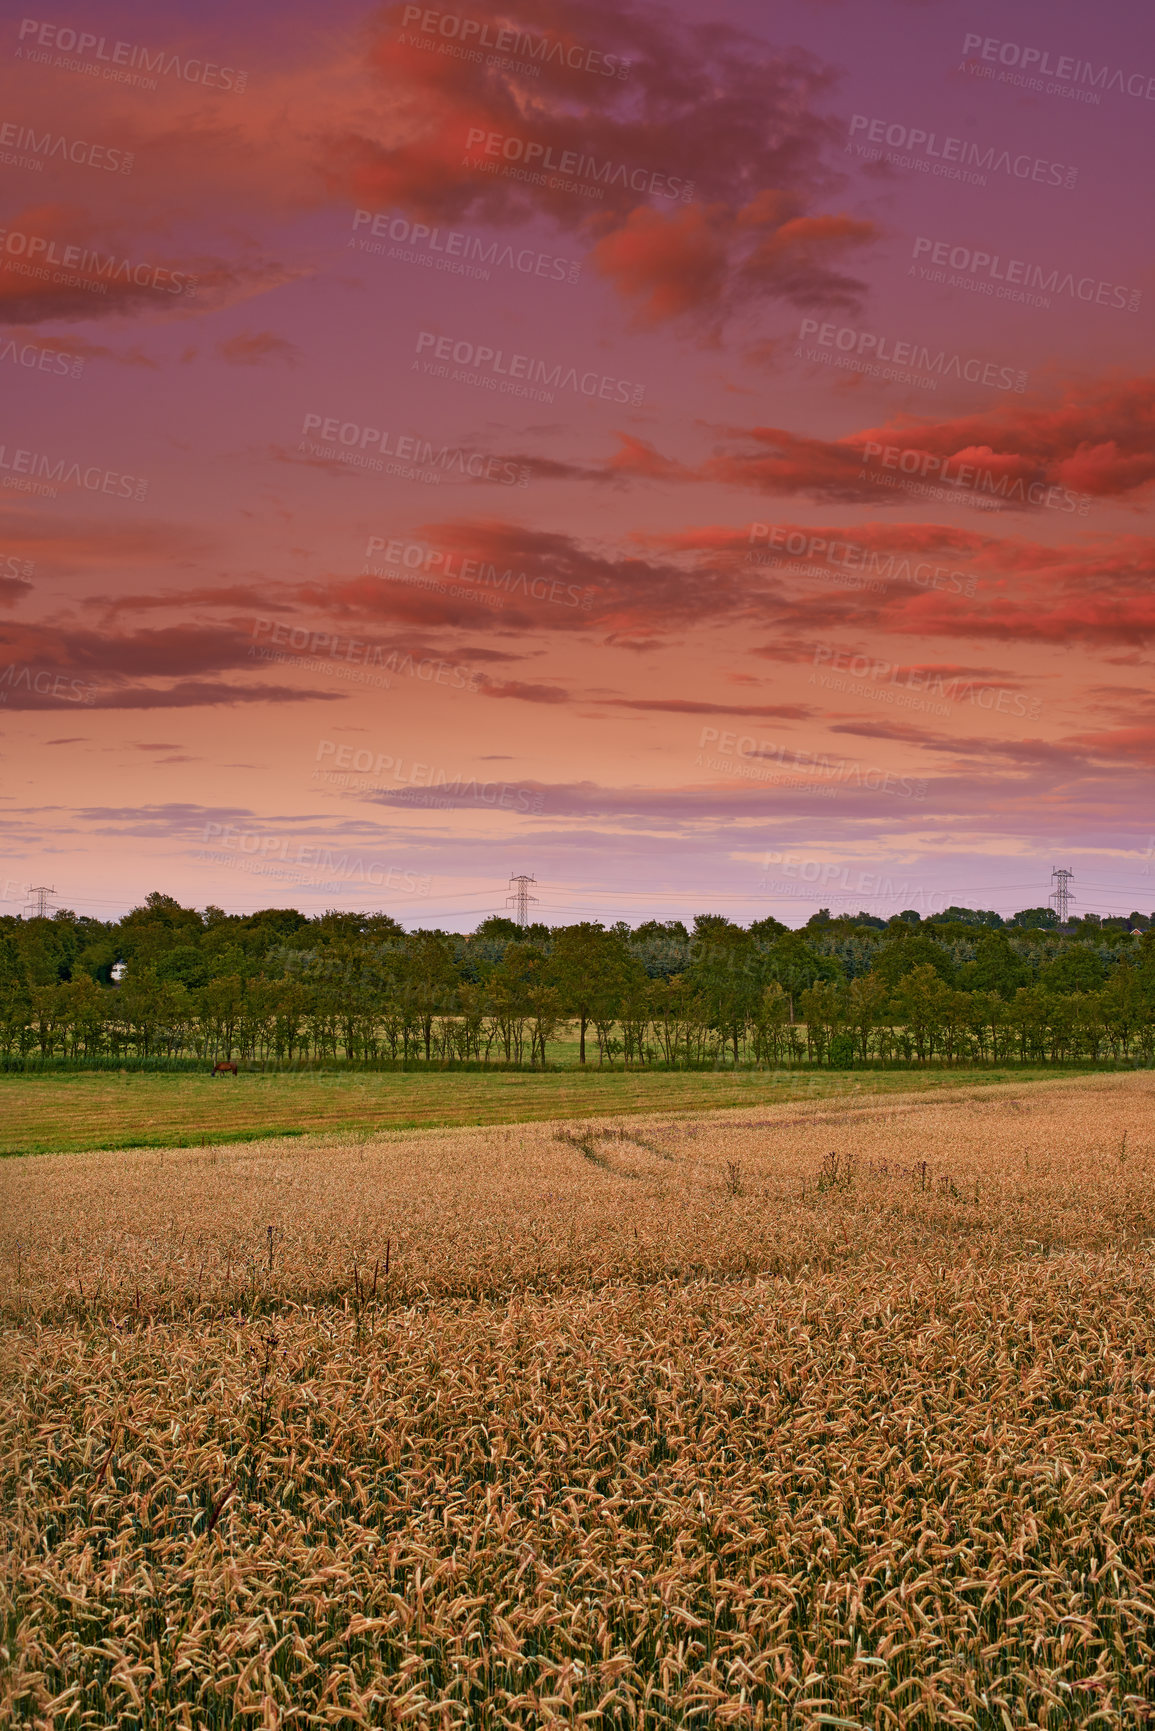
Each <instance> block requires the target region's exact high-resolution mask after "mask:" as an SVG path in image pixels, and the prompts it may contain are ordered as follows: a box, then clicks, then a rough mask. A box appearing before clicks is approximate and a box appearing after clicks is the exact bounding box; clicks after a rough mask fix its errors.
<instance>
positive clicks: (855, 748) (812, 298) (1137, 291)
mask: <svg viewBox="0 0 1155 1731" xmlns="http://www.w3.org/2000/svg"><path fill="white" fill-rule="evenodd" d="M769 16H770V15H769V14H768V13H767V11H766V9H765V8H764V7H760V6H755V5H753V4H745V5H735V4H732V5H729V6H727V7H725V8H723V9H722V10H720V11H719V10H718V9H717V8H713V7H711V8H709V9H707V8H704V7H701V8H693V7H688V6H683V7H679V8H671V9H667V8H660V9H659V8H655V9H653V10H649V9H647V10H642V9H640V8H634V7H630V6H625V7H623V6H621V5H610V4H602V3H600V0H599V3H594V4H583V5H580V6H578V5H559V4H548V5H547V4H540V3H536V0H527V3H526V4H524V5H521V4H519V5H518V6H516V7H515V8H511V9H508V10H506V9H497V10H495V9H493V8H488V7H483V6H471V5H465V4H463V7H462V9H461V10H459V11H452V10H448V9H447V8H445V7H439V8H436V9H424V8H421V9H419V8H416V7H405V6H403V5H397V6H386V7H382V8H378V9H369V10H360V9H356V8H354V7H351V6H344V7H333V8H326V9H325V10H324V11H323V12H321V11H319V10H318V9H316V8H314V9H311V10H310V11H309V12H306V11H305V9H304V8H301V7H297V8H295V9H294V8H288V9H286V8H284V7H278V8H276V9H273V8H261V7H257V8H246V9H245V10H244V13H243V15H239V16H238V15H237V14H236V13H235V11H234V10H233V9H231V8H227V7H224V6H219V5H218V6H213V7H209V8H207V9H206V8H205V7H204V6H197V7H195V8H194V7H192V6H189V5H187V4H186V5H182V6H176V5H169V6H164V7H160V8H158V7H156V6H151V5H150V6H145V5H143V4H141V5H137V6H129V5H125V6H119V7H118V6H104V7H101V8H96V9H93V10H91V11H86V10H85V9H84V7H83V6H75V7H72V6H66V7H64V8H62V9H60V10H58V11H56V12H55V13H53V15H52V17H51V18H43V17H41V16H40V14H39V13H36V14H32V13H29V14H28V15H26V16H24V17H23V18H22V17H19V16H17V17H10V19H9V20H8V21H7V22H6V23H5V24H4V25H3V26H0V78H2V79H3V86H4V94H3V104H2V108H0V173H2V174H3V177H4V188H5V202H4V213H5V214H4V216H3V218H2V219H0V223H2V226H3V231H4V232H3V235H2V236H0V380H2V382H3V384H4V387H5V389H4V392H3V397H2V399H0V401H2V408H0V511H2V513H3V519H4V522H3V531H2V534H0V602H2V603H3V611H2V613H0V632H2V633H3V637H4V642H3V645H2V646H0V714H2V716H3V722H4V730H5V742H4V770H5V774H4V782H3V790H2V792H3V801H4V804H3V808H2V809H3V812H4V817H5V834H6V846H5V850H4V852H5V857H4V861H3V864H2V868H0V880H2V881H0V889H2V890H3V892H4V899H3V901H0V910H3V911H8V912H14V911H18V909H19V907H20V906H21V905H22V904H23V901H24V900H25V894H24V891H25V886H26V885H28V884H41V883H44V884H51V885H53V886H55V888H56V891H57V895H56V898H55V900H56V902H57V903H58V904H59V905H65V906H69V907H73V908H76V909H77V910H78V911H83V912H88V913H93V914H97V915H100V916H101V917H114V916H115V915H116V914H117V913H118V912H120V911H123V910H124V909H125V908H127V907H128V906H130V905H132V904H133V903H134V902H136V901H139V900H140V899H141V898H142V897H143V896H144V895H145V894H146V893H147V892H148V891H149V890H151V889H158V888H159V889H163V890H165V891H167V892H169V893H171V894H175V895H177V896H179V897H180V898H181V899H182V900H184V901H187V902H192V903H194V904H196V905H198V906H203V905H205V904H207V903H210V902H211V903H217V904H219V905H222V906H224V907H225V908H227V909H230V910H243V909H251V908H256V907H261V906H268V905H281V906H283V905H296V906H299V907H301V908H302V909H304V910H305V911H308V912H316V911H320V910H321V909H323V908H325V907H327V906H337V907H350V908H359V907H369V908H383V909H385V910H387V911H389V912H391V913H393V914H394V915H395V916H396V917H397V918H399V919H401V920H402V921H403V922H404V923H405V924H406V925H414V924H427V925H428V924H440V925H444V926H447V927H451V928H462V929H465V928H468V927H469V926H471V925H472V924H473V923H475V921H476V920H477V919H478V918H481V917H484V915H486V914H488V913H491V912H494V911H499V910H500V909H501V908H502V906H503V903H504V898H505V894H506V880H507V878H508V877H509V875H510V874H511V873H513V872H530V873H533V874H534V875H535V876H536V878H537V879H538V894H539V897H540V908H541V911H542V913H543V915H544V917H546V918H548V919H550V920H551V921H554V922H562V921H565V920H571V919H581V918H603V919H606V920H613V919H617V918H621V917H624V918H627V919H630V920H632V921H635V922H636V921H638V920H640V919H643V918H646V917H650V916H652V915H658V916H660V917H670V916H675V915H680V916H682V917H687V916H692V915H693V914H694V913H695V912H699V911H703V910H705V909H712V910H714V911H718V912H725V913H728V914H730V915H731V917H733V918H736V919H740V920H743V921H747V920H749V919H752V918H757V917H760V916H761V915H763V914H766V913H774V914H776V915H778V917H780V918H783V919H785V920H787V921H789V922H790V923H792V924H796V923H799V922H800V921H802V920H805V919H806V918H807V917H808V916H809V914H810V913H812V912H813V911H814V909H815V908H816V907H817V906H819V905H828V906H831V907H832V909H833V911H839V910H845V909H846V908H847V907H849V909H850V911H857V909H858V908H859V907H864V908H867V909H869V910H871V911H875V912H878V913H881V914H883V915H889V914H892V913H895V912H897V911H899V909H901V908H905V907H914V908H917V909H919V910H920V911H921V912H923V913H927V912H930V911H933V910H934V909H935V908H938V907H942V906H944V905H946V904H947V903H950V902H961V903H969V904H971V905H980V906H984V907H995V908H998V909H1000V910H1001V911H1003V912H1011V911H1013V910H1014V909H1016V908H1019V907H1023V906H1030V905H1037V904H1038V903H1041V902H1042V901H1044V900H1045V898H1046V896H1047V893H1048V891H1049V889H1050V874H1051V870H1052V867H1055V866H1067V867H1071V868H1073V869H1074V871H1075V874H1076V875H1075V882H1074V888H1075V891H1076V893H1077V895H1078V897H1079V900H1078V903H1077V908H1078V910H1079V911H1096V912H1100V913H1112V912H1122V913H1126V912H1129V911H1130V910H1131V909H1133V908H1138V909H1141V910H1143V911H1145V912H1150V911H1151V909H1152V907H1153V906H1155V894H1153V893H1152V890H1153V887H1155V885H1153V879H1152V847H1153V836H1155V824H1153V823H1152V821H1151V816H1150V812H1151V806H1150V794H1149V788H1150V767H1151V764H1152V760H1153V758H1155V704H1153V701H1152V691H1151V682H1150V676H1149V658H1148V644H1149V640H1150V636H1151V631H1152V627H1153V626H1155V600H1153V597H1152V586H1151V552H1152V545H1153V542H1152V531H1151V524H1150V520H1149V515H1148V512H1149V499H1150V494H1151V487H1152V482H1153V481H1155V441H1153V438H1152V430H1153V428H1152V423H1153V419H1155V415H1153V408H1152V403H1153V392H1152V383H1151V378H1152V367H1153V365H1155V363H1153V362H1152V359H1151V357H1152V343H1151V337H1152V308H1153V306H1155V280H1153V272H1152V266H1151V248H1150V239H1149V237H1150V234H1151V226H1152V225H1151V215H1152V213H1151V195H1150V192H1149V190H1148V182H1149V178H1150V177H1149V175H1148V174H1147V172H1146V164H1147V162H1148V161H1149V157H1150V148H1151V143H1150V141H1151V135H1152V127H1153V124H1155V23H1152V21H1151V20H1149V19H1145V18H1142V17H1139V16H1138V15H1134V16H1132V17H1130V18H1128V17H1126V16H1125V15H1124V14H1123V12H1122V11H1120V10H1115V11H1114V12H1113V13H1108V14H1106V15H1104V14H1103V13H1102V12H1100V13H1098V14H1089V13H1088V12H1087V11H1086V9H1085V8H1078V7H1075V6H1074V5H1073V4H1070V3H1067V0H1063V3H1060V4H1057V5H1043V4H1041V3H1039V0H1033V3H1031V4H1026V5H1023V6H1021V7H1018V8H1016V9H1015V10H1014V15H1013V21H1010V22H1008V17H1009V14H1008V13H1007V11H1006V9H1005V8H1001V7H998V6H995V5H993V4H989V3H988V4H985V5H978V4H976V5H975V6H974V7H969V8H957V7H945V6H935V5H930V4H926V5H923V4H917V3H914V0H910V3H899V0H895V3H893V4H878V5H873V4H872V5H867V6H862V5H857V4H851V3H850V0H846V3H845V4H840V3H838V0H815V3H813V4H799V3H795V4H786V5H783V6H781V7H776V8H774V10H773V22H772V23H771V22H769ZM152 85H155V88H150V86H152ZM1090 98H1093V99H1094V100H1090Z"/></svg>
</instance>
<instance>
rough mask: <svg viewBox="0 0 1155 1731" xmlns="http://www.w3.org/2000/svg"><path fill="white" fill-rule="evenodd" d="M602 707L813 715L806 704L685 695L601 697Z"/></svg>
mask: <svg viewBox="0 0 1155 1731" xmlns="http://www.w3.org/2000/svg"><path fill="white" fill-rule="evenodd" d="M596 701H597V702H598V703H599V704H600V705H601V706H602V707H603V708H606V709H638V710H647V709H655V710H660V711H662V712H664V713H665V714H667V715H761V716H774V717H776V718H778V719H780V720H783V721H805V720H806V718H807V717H808V716H811V715H813V714H814V710H813V709H812V708H811V707H810V705H809V704H806V703H704V702H703V703H698V702H695V701H694V700H693V699H691V698H688V697H652V698H651V697H601V698H598V699H597V700H596Z"/></svg>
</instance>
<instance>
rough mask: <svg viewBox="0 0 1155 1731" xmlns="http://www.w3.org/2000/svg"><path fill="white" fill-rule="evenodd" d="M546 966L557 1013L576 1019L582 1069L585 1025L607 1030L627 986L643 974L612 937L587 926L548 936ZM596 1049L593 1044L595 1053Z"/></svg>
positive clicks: (586, 922)
mask: <svg viewBox="0 0 1155 1731" xmlns="http://www.w3.org/2000/svg"><path fill="white" fill-rule="evenodd" d="M550 964H551V965H550V978H551V982H552V984H553V985H554V986H556V988H557V990H558V994H559V1001H560V1003H561V1007H562V1009H563V1010H564V1012H565V1014H566V1015H568V1016H574V1017H576V1019H577V1023H578V1062H579V1063H581V1064H584V1063H585V1061H586V1030H587V1029H588V1027H589V1025H590V1023H591V1022H593V1023H595V1025H599V1024H600V1025H601V1026H602V1027H605V1028H608V1025H609V1024H610V1023H612V1022H613V1021H614V1020H615V1019H616V1017H617V1011H618V1005H619V1003H620V1001H621V995H622V992H623V990H624V988H625V986H626V984H627V981H628V980H633V979H634V978H635V977H641V978H644V970H643V968H642V966H641V964H640V962H639V961H638V960H637V959H636V958H635V957H634V956H632V955H631V954H630V952H629V950H627V948H626V946H625V944H624V943H623V942H622V939H621V936H620V935H619V934H618V933H617V932H607V931H606V930H605V929H604V927H602V926H601V925H600V924H599V923H598V922H597V921H591V920H583V921H581V923H580V924H578V925H576V926H563V927H562V928H561V930H560V931H556V932H555V933H554V935H553V951H552V955H551V957H550ZM601 1045H602V1042H601V1041H600V1040H599V1053H600V1050H601Z"/></svg>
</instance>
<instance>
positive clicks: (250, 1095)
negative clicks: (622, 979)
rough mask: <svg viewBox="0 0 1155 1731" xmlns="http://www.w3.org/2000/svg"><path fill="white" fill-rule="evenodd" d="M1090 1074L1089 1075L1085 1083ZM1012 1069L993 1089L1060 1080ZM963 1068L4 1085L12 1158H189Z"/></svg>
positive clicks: (5, 1139) (47, 1080)
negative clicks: (301, 1139)
mask: <svg viewBox="0 0 1155 1731" xmlns="http://www.w3.org/2000/svg"><path fill="white" fill-rule="evenodd" d="M1080 1073H1082V1072H1080ZM1065 1074H1066V1072H1064V1071H1063V1070H1059V1069H1038V1070H1035V1069H1027V1068H1024V1069H1018V1068H1013V1067H1002V1068H997V1069H992V1070H987V1071H982V1072H981V1079H982V1081H983V1084H984V1085H988V1086H1005V1085H1007V1084H1011V1085H1018V1084H1019V1083H1025V1082H1031V1081H1042V1080H1048V1081H1050V1080H1054V1079H1056V1078H1057V1077H1059V1078H1061V1077H1063V1076H1064V1075H1065ZM972 1079H973V1073H972V1072H959V1071H953V1070H935V1069H932V1070H925V1071H919V1070H883V1071H877V1072H871V1071H861V1072H855V1071H842V1072H840V1071H829V1070H815V1071H806V1070H777V1071H757V1070H739V1071H725V1070H722V1071H672V1072H665V1071H646V1070H633V1071H626V1070H603V1071H599V1070H597V1069H596V1068H594V1069H589V1070H587V1071H586V1072H584V1073H583V1072H581V1071H580V1070H576V1069H574V1070H560V1071H553V1070H551V1071H545V1072H541V1071H537V1072H532V1071H502V1070H495V1071H492V1072H488V1073H487V1072H485V1071H451V1070H431V1071H384V1072H382V1071H361V1072H356V1071H354V1072H345V1073H341V1072H339V1071H335V1072H333V1073H331V1074H326V1073H324V1072H320V1073H312V1074H299V1073H297V1074H294V1073H291V1072H290V1073H281V1074H277V1073H268V1072H258V1071H253V1072H248V1073H245V1072H242V1074H241V1075H240V1076H239V1077H236V1078H234V1077H232V1076H218V1077H213V1076H210V1075H208V1074H199V1075H198V1074H192V1075H190V1074H186V1073H175V1074H174V1073H168V1074H154V1073H148V1072H143V1073H141V1072H131V1071H130V1072H126V1073H125V1074H124V1075H116V1074H110V1073H109V1072H107V1071H99V1072H97V1071H92V1072H84V1071H81V1072H75V1073H72V1072H65V1073H49V1074H44V1075H29V1074H21V1073H16V1074H12V1075H6V1076H0V1126H2V1128H0V1154H44V1153H55V1152H72V1151H76V1150H81V1149H101V1148H107V1149H114V1148H139V1147H148V1148H183V1147H189V1146H194V1145H199V1144H203V1143H214V1142H236V1141H251V1140H257V1139H260V1138H262V1137H269V1136H273V1137H275V1136H292V1135H300V1134H302V1133H305V1132H326V1131H328V1132H333V1131H343V1130H388V1129H392V1130H401V1129H416V1128H422V1127H433V1126H437V1125H445V1126H450V1125H469V1124H514V1123H529V1122H533V1121H535V1120H541V1119H547V1118H573V1117H605V1116H613V1115H616V1114H621V1113H634V1112H643V1113H644V1112H655V1111H666V1112H694V1111H701V1110H703V1109H706V1108H711V1107H714V1108H716V1107H727V1106H739V1105H748V1106H751V1107H753V1106H760V1105H765V1104H768V1103H771V1102H774V1101H789V1100H813V1099H825V1098H827V1097H838V1096H843V1095H847V1094H850V1095H856V1094H864V1095H873V1094H882V1095H890V1094H894V1093H907V1092H910V1091H922V1090H926V1089H929V1090H932V1091H933V1090H936V1089H943V1088H946V1089H954V1088H957V1087H959V1086H960V1085H963V1084H966V1083H968V1082H970V1081H971V1080H972Z"/></svg>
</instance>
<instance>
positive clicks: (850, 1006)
mask: <svg viewBox="0 0 1155 1731" xmlns="http://www.w3.org/2000/svg"><path fill="white" fill-rule="evenodd" d="M886 999H887V989H886V981H885V980H882V979H880V978H879V976H878V975H877V974H875V973H869V974H860V975H859V976H858V978H857V979H855V980H851V982H850V985H849V986H848V987H847V992H846V1017H847V1021H848V1022H849V1024H850V1026H851V1028H852V1029H853V1030H854V1037H855V1039H856V1040H857V1042H858V1053H859V1056H860V1057H861V1058H862V1059H863V1060H864V1061H865V1060H866V1059H867V1058H869V1056H870V1038H871V1035H872V1034H873V1033H874V1030H875V1029H876V1028H877V1027H880V1026H881V1024H882V1022H883V1021H884V1020H885V1016H886Z"/></svg>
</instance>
